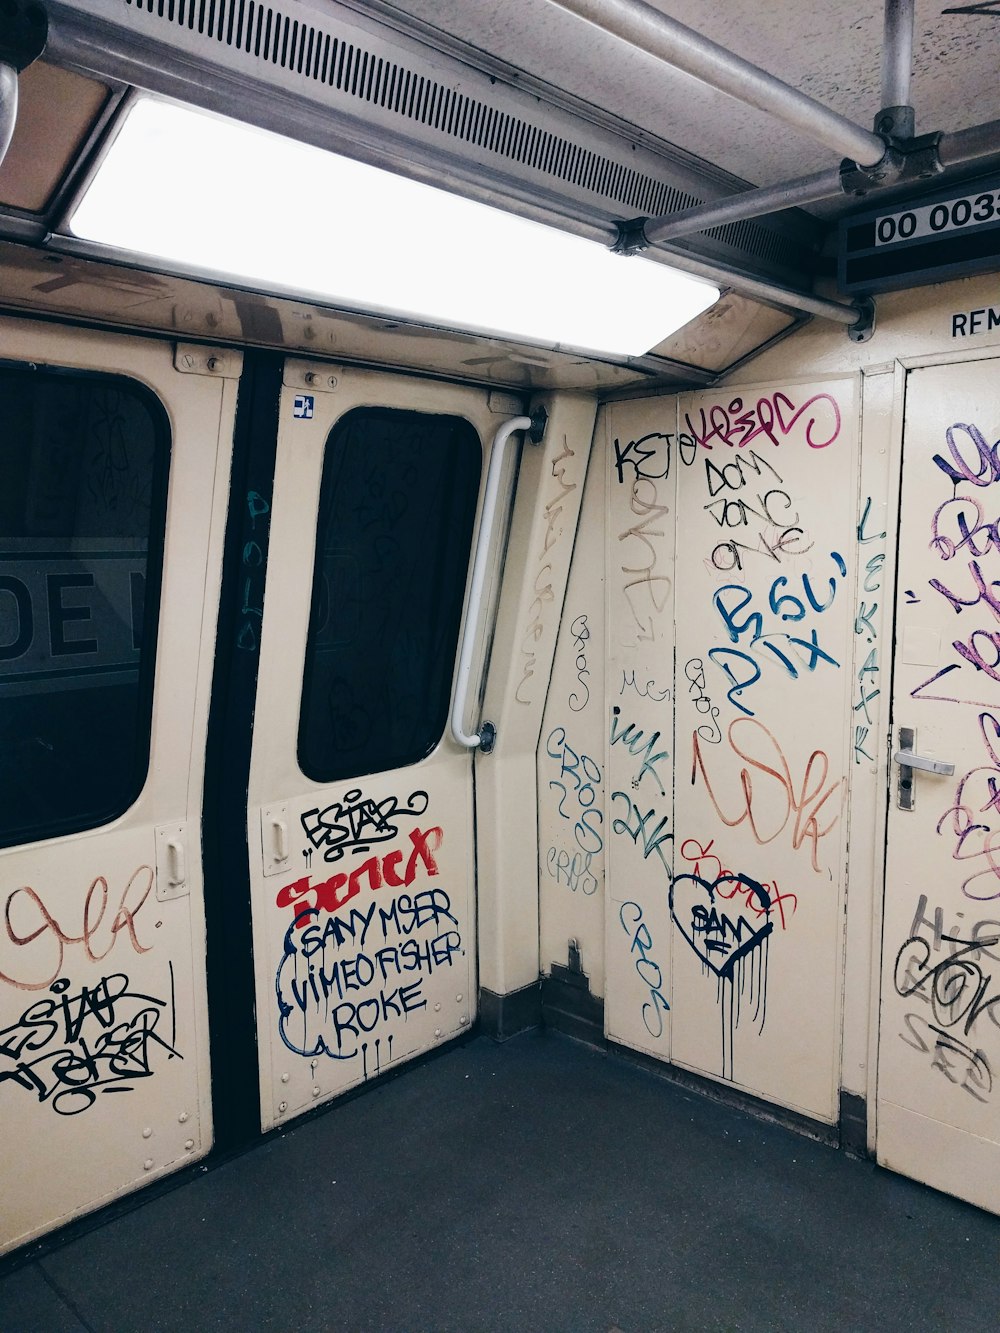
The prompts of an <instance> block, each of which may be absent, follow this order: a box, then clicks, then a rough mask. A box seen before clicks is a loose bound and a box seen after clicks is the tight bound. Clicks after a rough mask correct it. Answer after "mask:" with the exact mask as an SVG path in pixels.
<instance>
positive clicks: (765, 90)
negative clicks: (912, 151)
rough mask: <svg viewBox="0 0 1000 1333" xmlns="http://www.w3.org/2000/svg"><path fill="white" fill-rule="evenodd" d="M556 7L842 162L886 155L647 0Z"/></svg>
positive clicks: (560, 1)
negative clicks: (761, 113) (827, 150)
mask: <svg viewBox="0 0 1000 1333" xmlns="http://www.w3.org/2000/svg"><path fill="white" fill-rule="evenodd" d="M552 3H553V4H556V5H558V6H559V8H560V9H565V10H568V11H569V13H571V14H575V15H576V16H577V17H578V18H582V19H585V20H586V21H587V22H588V23H592V24H594V26H595V27H598V28H601V29H602V30H603V31H604V32H608V33H611V34H612V35H613V36H615V37H619V38H621V39H622V40H623V41H625V42H628V43H630V45H632V46H634V47H637V48H638V49H639V50H641V51H645V52H646V53H647V54H648V55H652V56H656V58H657V59H659V60H663V61H665V62H666V63H667V64H668V65H673V66H674V68H676V69H681V70H683V71H684V72H685V73H686V74H691V75H693V76H694V77H695V78H696V79H700V80H701V81H702V82H703V83H707V84H709V85H710V86H711V87H713V88H717V89H719V91H720V92H724V93H728V94H729V95H730V96H731V97H735V98H737V99H738V100H739V101H741V102H745V103H746V104H747V105H748V106H754V107H756V108H757V109H758V110H760V111H766V112H767V113H768V114H769V115H772V116H776V117H778V119H779V120H783V121H785V123H786V124H788V125H792V126H794V127H795V128H796V129H797V130H799V131H801V133H803V134H806V135H809V136H810V137H811V138H813V139H816V140H817V141H818V142H819V143H823V144H826V146H827V147H828V148H831V149H832V150H833V151H834V152H835V153H836V154H837V156H838V157H847V158H850V159H851V161H853V162H857V163H858V164H859V165H860V166H863V167H870V166H874V165H875V163H876V162H879V161H881V159H882V157H883V155H884V154H885V148H886V146H885V143H884V141H883V140H882V139H881V138H879V136H878V135H877V134H873V133H872V132H871V131H870V130H865V129H862V128H861V126H860V125H855V124H854V122H853V121H850V120H848V119H847V117H846V116H842V115H840V114H839V113H838V112H836V111H831V110H830V108H829V107H825V106H823V105H822V103H820V102H817V101H815V100H814V99H813V98H812V97H808V96H807V95H806V94H805V93H801V92H799V90H798V89H797V88H792V87H790V85H789V84H787V83H783V82H782V81H781V79H776V78H775V77H774V75H772V74H768V73H767V72H766V71H765V70H762V69H760V68H759V67H758V66H757V65H753V64H751V63H750V61H748V60H743V59H742V58H741V57H740V56H737V55H734V54H733V53H732V52H731V51H727V50H726V49H725V47H722V46H718V45H717V44H716V43H715V42H712V41H709V40H708V38H707V37H702V36H701V34H700V33H697V32H695V31H694V30H693V29H692V28H688V27H685V25H684V24H683V23H678V22H677V20H676V19H671V18H668V17H667V16H666V15H665V14H661V13H660V12H659V10H657V9H654V8H653V7H652V6H651V5H647V4H645V3H644V0H552Z"/></svg>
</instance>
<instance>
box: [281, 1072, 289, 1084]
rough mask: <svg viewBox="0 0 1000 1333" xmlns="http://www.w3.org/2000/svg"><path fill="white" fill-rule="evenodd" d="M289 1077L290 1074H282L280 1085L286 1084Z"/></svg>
mask: <svg viewBox="0 0 1000 1333" xmlns="http://www.w3.org/2000/svg"><path fill="white" fill-rule="evenodd" d="M290 1077H291V1075H290V1074H282V1076H281V1081H282V1083H287V1082H288V1080H289V1078H290Z"/></svg>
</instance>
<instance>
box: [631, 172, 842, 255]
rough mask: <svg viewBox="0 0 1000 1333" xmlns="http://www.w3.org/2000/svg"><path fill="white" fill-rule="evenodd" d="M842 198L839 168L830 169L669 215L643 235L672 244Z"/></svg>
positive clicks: (648, 226) (647, 226)
mask: <svg viewBox="0 0 1000 1333" xmlns="http://www.w3.org/2000/svg"><path fill="white" fill-rule="evenodd" d="M841 194H843V186H842V184H841V179H840V168H839V167H830V168H829V169H828V170H826V171H817V172H816V173H815V174H814V175H812V176H802V177H801V178H800V179H798V180H793V181H785V182H783V183H782V184H781V185H767V186H764V187H763V188H762V189H759V190H746V191H745V192H744V193H743V194H734V195H732V196H731V197H730V198H728V199H720V200H719V202H718V203H717V204H698V205H696V206H695V207H694V208H685V209H682V210H681V212H679V213H666V214H664V216H663V217H660V218H653V219H652V220H651V221H649V222H647V223H645V224H644V226H643V232H644V234H645V237H646V240H647V241H649V243H650V244H651V245H655V244H656V242H657V241H669V240H672V239H673V237H675V236H689V235H690V234H691V233H692V232H696V231H708V229H709V228H710V227H723V226H725V225H726V223H728V222H740V221H742V220H743V219H744V218H757V217H762V216H763V215H764V214H765V213H777V212H778V211H779V210H781V209H783V208H798V207H800V206H801V205H802V204H814V203H816V201H817V200H819V199H834V198H836V197H837V196H838V195H841Z"/></svg>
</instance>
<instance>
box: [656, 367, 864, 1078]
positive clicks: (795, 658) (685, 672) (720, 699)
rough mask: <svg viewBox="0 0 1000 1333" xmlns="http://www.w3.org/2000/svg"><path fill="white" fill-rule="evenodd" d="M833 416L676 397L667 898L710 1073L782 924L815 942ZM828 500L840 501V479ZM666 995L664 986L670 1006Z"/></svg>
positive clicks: (752, 1003)
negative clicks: (697, 1006)
mask: <svg viewBox="0 0 1000 1333" xmlns="http://www.w3.org/2000/svg"><path fill="white" fill-rule="evenodd" d="M703 403H704V406H702V404H703ZM845 416H846V413H845V411H844V409H843V408H842V406H841V403H840V402H838V397H837V394H836V393H835V392H832V391H828V390H827V389H826V388H822V389H816V388H814V387H810V388H805V389H801V390H800V389H791V388H790V389H787V390H778V389H775V390H768V391H766V392H761V393H757V394H754V395H753V396H752V397H751V396H748V395H734V396H732V397H731V398H729V399H728V400H724V401H715V402H713V401H712V400H710V399H709V400H707V401H706V399H704V398H699V399H696V400H695V401H694V403H693V404H692V405H691V406H690V407H689V408H688V410H687V411H682V414H681V421H680V425H681V431H682V437H683V438H685V439H690V440H691V441H693V446H694V454H695V457H696V461H697V464H698V466H697V468H696V470H695V471H694V472H692V473H691V474H690V475H689V477H685V475H684V474H681V476H682V480H683V481H684V483H685V484H684V487H683V491H682V495H681V499H680V501H679V519H678V541H677V549H678V564H679V566H680V568H679V571H678V578H686V583H685V587H686V596H687V598H688V599H689V603H691V602H693V603H694V605H695V606H696V607H697V608H698V612H697V614H696V615H695V616H693V617H691V618H690V619H687V620H679V623H678V656H677V671H676V693H677V699H678V707H679V709H680V718H679V723H681V722H682V725H679V726H678V734H677V742H676V744H677V747H678V750H679V756H678V762H679V771H678V780H682V781H684V783H685V786H684V788H683V789H682V791H683V792H686V793H688V795H687V796H686V797H685V798H682V810H686V811H688V812H690V814H689V817H690V818H691V820H692V824H691V825H689V826H688V827H683V826H680V827H678V830H677V833H676V839H677V841H676V849H677V850H676V854H675V857H674V860H675V865H674V869H673V871H672V873H671V875H670V879H669V907H670V916H671V919H672V922H673V927H674V929H675V930H676V931H677V933H678V934H679V936H680V937H681V938H682V939H683V940H684V942H685V946H686V948H687V949H688V950H690V951H691V953H693V954H694V955H695V956H696V957H697V959H698V962H699V965H700V969H701V972H702V974H703V975H705V976H709V977H714V979H715V985H716V1001H717V1005H718V1011H719V1017H720V1023H721V1030H722V1031H721V1036H722V1062H721V1072H722V1075H723V1077H726V1078H733V1077H734V1043H735V1034H736V1031H737V1029H739V1028H740V1027H741V1025H742V1028H743V1029H744V1030H746V1031H747V1032H748V1033H751V1034H756V1035H759V1034H761V1033H763V1032H764V1030H765V1023H766V1021H767V1020H768V1004H767V1000H768V989H769V986H768V981H769V971H770V969H771V966H772V965H775V964H777V960H778V958H779V955H781V954H782V953H784V956H785V958H786V959H787V958H788V957H789V955H788V954H787V952H785V951H786V950H787V944H786V942H785V941H786V936H787V934H788V933H789V932H793V933H794V934H795V936H796V937H797V947H798V948H799V949H802V948H806V949H810V948H816V947H818V946H819V945H820V941H819V940H818V939H817V938H816V935H815V926H812V925H811V924H810V923H809V920H808V917H809V913H808V910H804V907H805V905H806V904H807V903H808V902H809V896H810V895H807V894H806V893H805V890H806V889H809V890H810V894H811V895H813V897H814V898H815V893H816V890H815V889H812V885H813V884H817V886H819V885H821V886H822V890H823V891H825V890H826V885H827V881H829V880H830V879H832V878H833V876H834V874H835V867H836V864H837V851H836V850H834V844H835V843H837V844H839V831H840V825H841V815H842V807H843V802H844V798H845V793H846V778H845V777H844V776H842V774H841V772H839V771H838V769H839V768H840V765H841V762H842V761H841V760H840V759H839V758H837V756H838V755H839V754H840V750H839V749H838V748H837V747H838V745H839V741H840V735H839V733H840V724H839V722H838V720H837V718H836V717H835V716H834V715H833V712H832V710H830V709H828V708H824V707H822V706H819V701H820V700H821V699H822V698H823V697H824V696H826V697H831V696H829V695H828V691H830V690H831V687H832V688H833V689H835V690H836V691H839V690H840V689H841V688H842V687H841V686H840V684H839V676H840V672H841V671H842V669H843V662H844V660H845V656H846V652H847V651H848V650H849V647H850V643H851V633H850V623H851V619H850V618H851V612H852V606H851V603H850V602H849V601H848V599H849V598H850V596H851V593H850V584H849V579H850V561H849V559H848V558H846V557H845V555H844V554H842V552H844V551H848V550H849V547H848V545H847V541H846V537H847V535H848V534H847V533H844V532H843V531H842V529H840V528H839V527H838V526H835V525H834V523H833V521H832V512H833V511H832V510H831V507H830V505H829V503H826V504H825V505H824V509H823V512H822V513H821V514H820V515H818V516H816V517H815V518H814V517H813V515H812V514H811V513H810V510H813V509H815V506H816V496H817V490H818V487H819V486H821V485H823V481H822V479H832V478H833V477H834V474H835V473H837V471H838V469H839V468H840V466H841V463H840V462H839V461H838V453H842V451H843V448H844V443H845V442H844V439H843V424H844V420H845ZM699 492H700V495H699ZM834 502H835V504H836V505H838V506H839V507H840V508H842V509H844V511H845V512H849V503H850V501H849V495H848V492H847V490H846V489H844V491H843V494H842V495H841V492H840V490H838V491H836V493H835V499H834ZM848 522H850V519H848ZM848 531H850V529H849V530H848ZM851 535H853V534H851ZM882 559H884V556H883V557H882ZM880 568H881V560H879V561H878V562H876V563H875V564H874V565H872V566H871V569H870V571H869V573H870V574H877V572H878V570H879V569H880ZM706 631H707V632H706ZM863 679H864V681H865V683H866V684H867V685H869V687H870V684H871V681H870V673H867V674H866V675H865V676H864V677H863ZM867 695H868V697H869V700H870V698H871V697H873V696H872V694H871V689H870V688H869V689H868V690H867ZM832 697H836V695H833V696H832ZM790 712H791V714H792V715H791V716H790V715H789V714H790ZM796 712H798V713H799V715H800V716H801V717H802V718H803V719H808V728H809V730H810V731H811V732H812V733H813V734H811V735H808V740H806V737H805V736H804V735H803V734H802V731H803V728H802V727H801V726H800V727H799V728H797V729H796V730H793V727H794V725H795V724H794V721H793V718H794V714H795V713H796ZM688 737H690V750H688V748H687V747H688V743H689V742H688ZM831 756H833V758H831ZM696 816H697V820H698V822H697V823H694V819H695V817H696ZM737 831H739V836H738V837H737V836H736V833H737ZM831 838H832V840H833V841H830V840H831ZM727 839H728V840H729V841H730V842H732V844H733V849H732V850H731V851H730V852H728V853H727V852H726V851H725V848H726V844H727ZM737 848H738V849H739V850H738V851H737V850H736V849H737ZM827 848H829V849H830V850H827ZM755 849H757V850H756V851H755ZM759 858H763V859H759ZM816 876H822V880H819V881H817V880H816V878H815V877H816ZM825 919H829V912H828V911H827V912H826V913H825ZM810 931H812V937H811V938H810V934H809V932H810ZM772 943H773V944H776V945H777V947H778V952H777V953H773V954H772V951H771V946H772ZM780 966H781V967H787V962H784V963H781V964H780ZM772 982H773V979H772ZM681 1004H682V999H681V997H679V996H677V995H676V994H675V996H674V1012H675V1015H677V1014H678V1013H679V1012H680V1010H679V1006H680V1005H681ZM784 1017H785V1016H784V1015H782V1018H784ZM771 1021H772V1024H773V1017H772V1020H771ZM744 1073H746V1071H744ZM744 1081H746V1079H745V1080H744ZM749 1082H750V1083H751V1085H752V1083H753V1078H752V1075H751V1077H750V1079H749Z"/></svg>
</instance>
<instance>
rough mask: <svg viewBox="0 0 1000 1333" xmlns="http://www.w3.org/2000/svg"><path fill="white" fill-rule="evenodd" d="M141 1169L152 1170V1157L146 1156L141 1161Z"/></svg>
mask: <svg viewBox="0 0 1000 1333" xmlns="http://www.w3.org/2000/svg"><path fill="white" fill-rule="evenodd" d="M142 1169H143V1171H152V1169H153V1159H152V1157H147V1158H146V1160H145V1161H144V1162H143V1164H142Z"/></svg>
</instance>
